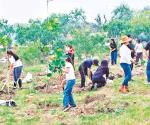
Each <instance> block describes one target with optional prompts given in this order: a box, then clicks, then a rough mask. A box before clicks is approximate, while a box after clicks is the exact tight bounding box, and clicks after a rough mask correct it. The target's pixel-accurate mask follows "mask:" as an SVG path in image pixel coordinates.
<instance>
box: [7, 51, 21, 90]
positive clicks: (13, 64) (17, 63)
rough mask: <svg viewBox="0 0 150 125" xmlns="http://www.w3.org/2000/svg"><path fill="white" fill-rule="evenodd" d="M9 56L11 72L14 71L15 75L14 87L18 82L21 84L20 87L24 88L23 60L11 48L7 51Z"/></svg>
mask: <svg viewBox="0 0 150 125" xmlns="http://www.w3.org/2000/svg"><path fill="white" fill-rule="evenodd" d="M7 56H8V59H9V62H10V72H11V73H13V77H14V86H13V88H14V89H16V86H17V83H18V84H19V88H22V80H21V79H20V76H21V73H22V68H23V65H22V62H21V60H20V59H19V57H18V55H16V54H14V53H13V52H12V51H11V50H8V51H7Z"/></svg>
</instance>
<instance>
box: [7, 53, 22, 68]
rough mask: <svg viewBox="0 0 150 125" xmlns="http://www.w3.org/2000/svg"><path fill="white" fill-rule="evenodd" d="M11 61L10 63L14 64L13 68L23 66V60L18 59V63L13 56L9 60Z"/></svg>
mask: <svg viewBox="0 0 150 125" xmlns="http://www.w3.org/2000/svg"><path fill="white" fill-rule="evenodd" d="M9 61H10V63H11V64H13V67H14V68H15V67H20V66H22V62H21V60H20V59H18V60H17V61H16V60H15V59H14V57H13V56H11V57H10V58H9Z"/></svg>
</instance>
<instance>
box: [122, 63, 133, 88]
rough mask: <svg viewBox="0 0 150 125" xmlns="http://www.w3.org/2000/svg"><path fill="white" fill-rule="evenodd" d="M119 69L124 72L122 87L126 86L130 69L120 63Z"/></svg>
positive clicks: (129, 76) (129, 77)
mask: <svg viewBox="0 0 150 125" xmlns="http://www.w3.org/2000/svg"><path fill="white" fill-rule="evenodd" d="M121 67H122V68H123V71H124V75H125V76H124V80H123V83H122V85H123V86H128V82H129V80H130V79H131V68H130V65H129V64H125V63H121Z"/></svg>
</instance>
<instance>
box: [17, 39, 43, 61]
mask: <svg viewBox="0 0 150 125" xmlns="http://www.w3.org/2000/svg"><path fill="white" fill-rule="evenodd" d="M42 49H43V48H42V44H41V43H40V42H39V41H36V42H31V43H26V44H25V45H24V46H19V47H18V49H17V53H18V54H19V56H20V58H21V59H22V60H23V62H24V63H26V64H32V63H37V62H39V63H40V62H41V61H42V62H43V58H44V57H43V52H42Z"/></svg>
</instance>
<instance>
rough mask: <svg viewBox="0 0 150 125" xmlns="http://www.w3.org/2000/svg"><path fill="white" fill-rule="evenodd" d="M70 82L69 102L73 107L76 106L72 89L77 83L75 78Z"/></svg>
mask: <svg viewBox="0 0 150 125" xmlns="http://www.w3.org/2000/svg"><path fill="white" fill-rule="evenodd" d="M68 84H70V87H69V91H68V94H69V104H70V106H71V107H76V104H75V101H74V99H73V96H72V89H73V86H74V85H75V80H70V81H69V83H68Z"/></svg>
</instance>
